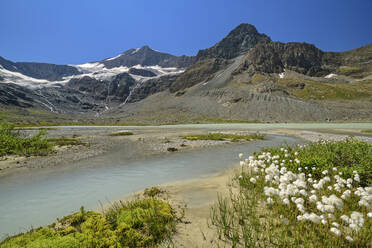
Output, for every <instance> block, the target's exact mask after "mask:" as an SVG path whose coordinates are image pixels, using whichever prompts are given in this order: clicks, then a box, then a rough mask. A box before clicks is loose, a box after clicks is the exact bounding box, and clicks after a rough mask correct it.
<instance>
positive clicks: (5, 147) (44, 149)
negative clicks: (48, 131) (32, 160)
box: [0, 123, 52, 156]
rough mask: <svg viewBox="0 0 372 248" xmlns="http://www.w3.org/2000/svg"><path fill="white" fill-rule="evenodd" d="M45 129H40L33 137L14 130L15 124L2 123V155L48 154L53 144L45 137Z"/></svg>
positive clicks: (0, 147) (0, 132)
mask: <svg viewBox="0 0 372 248" xmlns="http://www.w3.org/2000/svg"><path fill="white" fill-rule="evenodd" d="M44 135H45V131H39V132H38V133H37V134H36V135H34V136H32V137H23V135H22V134H21V133H20V132H19V131H16V130H14V125H12V124H9V123H0V156H5V155H11V154H16V155H24V156H31V155H46V154H48V153H49V152H50V151H51V149H52V146H51V144H50V143H49V142H48V140H47V139H46V138H45V137H44Z"/></svg>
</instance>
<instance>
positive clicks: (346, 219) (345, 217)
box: [340, 215, 350, 223]
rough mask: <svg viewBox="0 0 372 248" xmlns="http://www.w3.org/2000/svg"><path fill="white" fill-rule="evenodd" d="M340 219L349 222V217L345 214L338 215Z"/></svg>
mask: <svg viewBox="0 0 372 248" xmlns="http://www.w3.org/2000/svg"><path fill="white" fill-rule="evenodd" d="M340 219H341V220H343V221H344V222H346V223H349V222H350V219H349V217H347V215H342V216H341V217H340Z"/></svg>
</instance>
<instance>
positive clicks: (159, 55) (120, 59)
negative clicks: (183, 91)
mask: <svg viewBox="0 0 372 248" xmlns="http://www.w3.org/2000/svg"><path fill="white" fill-rule="evenodd" d="M194 60H195V58H194V57H189V56H174V55H171V54H168V53H163V52H159V51H155V50H153V49H151V48H150V47H149V46H148V45H145V46H142V47H141V48H137V49H129V50H127V51H125V52H124V53H122V54H121V55H119V56H117V57H115V58H110V59H106V60H103V61H101V63H102V64H104V65H105V67H106V68H113V67H120V66H127V67H131V66H135V65H142V66H154V65H159V66H161V67H178V68H184V67H188V66H190V65H191V64H192V63H193V62H194Z"/></svg>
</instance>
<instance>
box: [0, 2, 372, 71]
mask: <svg viewBox="0 0 372 248" xmlns="http://www.w3.org/2000/svg"><path fill="white" fill-rule="evenodd" d="M371 13H372V1H371V0H338V1H334V0H308V1H305V0H293V1H292V0H286V1H280V0H257V1H250V0H156V1H151V0H106V1H104V0H102V1H98V0H97V1H96V0H60V1H57V0H55V1H53V0H0V32H1V36H0V56H2V57H5V58H7V59H10V60H13V61H36V62H48V63H57V64H78V63H84V62H88V61H96V60H101V59H104V58H107V57H112V56H116V55H117V54H119V53H121V52H123V51H125V50H128V49H130V48H137V47H140V46H142V45H149V46H150V47H151V48H153V49H156V50H160V51H164V52H168V53H171V54H175V55H182V54H186V55H195V54H196V53H197V51H198V50H199V49H203V48H207V47H210V46H212V45H214V44H215V43H216V42H218V41H219V40H221V39H222V38H223V37H224V36H226V35H227V34H228V32H229V31H231V30H232V29H233V28H235V27H236V26H237V25H239V24H240V23H250V24H253V25H255V26H256V27H257V29H258V31H259V32H261V33H266V34H267V35H269V36H270V37H271V38H272V39H273V40H274V41H282V42H288V41H304V42H308V43H312V44H315V45H316V46H317V47H319V48H321V49H322V50H326V51H345V50H349V49H352V48H356V47H360V46H362V45H366V44H369V43H372V14H371Z"/></svg>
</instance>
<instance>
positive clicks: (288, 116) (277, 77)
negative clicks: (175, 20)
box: [0, 24, 372, 123]
mask: <svg viewBox="0 0 372 248" xmlns="http://www.w3.org/2000/svg"><path fill="white" fill-rule="evenodd" d="M5 106H6V107H5ZM8 108H11V109H16V110H17V111H20V112H22V113H25V112H27V111H29V112H30V111H31V110H32V111H31V112H30V113H31V114H30V113H29V114H28V115H30V116H32V115H33V114H32V113H35V110H37V111H41V112H42V113H48V112H49V113H52V114H53V116H54V117H53V118H57V119H58V118H62V119H63V120H66V119H67V120H68V119H85V120H87V119H89V120H90V121H93V122H94V121H97V120H98V119H99V120H100V121H106V122H109V123H112V122H122V121H125V122H127V121H131V122H145V123H154V122H157V123H175V122H204V121H211V120H221V119H230V120H231V119H233V120H258V121H270V122H272V121H345V120H354V121H365V120H371V119H372V111H371V109H372V44H370V45H367V46H364V47H361V48H357V49H353V50H350V51H346V52H326V51H322V50H320V49H318V48H317V47H315V46H314V45H312V44H308V43H304V42H289V43H282V42H274V41H272V40H271V39H270V38H269V36H267V35H265V34H262V33H259V32H258V31H257V29H256V28H255V27H254V26H253V25H250V24H241V25H239V26H238V27H236V28H235V29H234V30H232V31H231V32H230V33H229V34H227V36H226V37H225V38H223V39H222V40H221V41H220V42H218V43H217V44H215V45H214V46H212V47H211V48H207V49H204V50H200V51H199V52H198V53H197V55H196V56H174V55H171V54H167V53H162V52H159V51H155V50H153V49H151V48H150V47H148V46H143V47H141V48H138V49H130V50H127V51H125V52H123V53H121V54H119V55H118V56H115V57H113V58H107V59H104V60H101V61H96V62H88V63H85V64H81V65H51V64H42V63H22V62H16V63H15V62H11V61H9V60H5V59H3V58H1V57H0V114H1V109H8ZM3 111H4V110H3ZM37 113H39V112H37ZM25 115H27V114H22V115H21V116H20V117H19V118H18V119H19V120H24V118H25ZM3 116H4V115H3ZM47 116H48V115H47ZM42 118H44V117H42ZM50 118H52V117H50ZM97 118H98V119H97ZM15 119H17V118H15Z"/></svg>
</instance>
